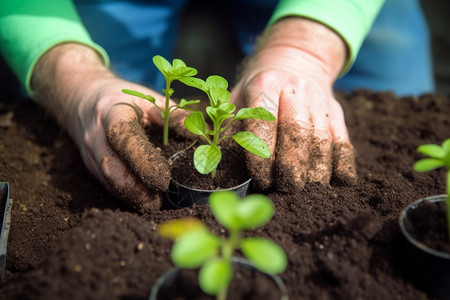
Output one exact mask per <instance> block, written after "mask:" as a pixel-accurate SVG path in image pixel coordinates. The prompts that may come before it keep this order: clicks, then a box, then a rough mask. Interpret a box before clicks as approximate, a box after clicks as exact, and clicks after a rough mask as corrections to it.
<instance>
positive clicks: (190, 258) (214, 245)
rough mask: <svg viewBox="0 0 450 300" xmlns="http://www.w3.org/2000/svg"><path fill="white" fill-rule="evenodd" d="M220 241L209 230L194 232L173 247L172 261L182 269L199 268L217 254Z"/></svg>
mask: <svg viewBox="0 0 450 300" xmlns="http://www.w3.org/2000/svg"><path fill="white" fill-rule="evenodd" d="M219 245H220V240H219V238H217V237H216V236H215V235H213V234H212V233H210V232H209V231H208V230H205V229H199V230H193V231H191V232H189V233H187V234H185V235H183V236H181V237H180V238H179V239H178V240H177V241H176V242H175V244H174V245H173V248H172V253H171V256H172V260H173V262H174V263H175V264H176V265H177V266H179V267H181V268H187V269H192V268H198V267H200V266H201V265H202V264H203V263H204V262H205V261H207V260H208V259H210V258H211V257H213V256H214V255H216V254H217V252H218V249H219Z"/></svg>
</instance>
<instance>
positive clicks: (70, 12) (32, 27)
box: [0, 0, 109, 95]
mask: <svg viewBox="0 0 450 300" xmlns="http://www.w3.org/2000/svg"><path fill="white" fill-rule="evenodd" d="M64 42H77V43H81V44H84V45H87V46H90V47H92V48H94V49H95V50H97V51H98V52H99V53H100V55H101V56H102V57H103V59H104V62H105V64H106V65H108V64H109V58H108V55H107V54H106V51H105V50H104V49H103V48H101V47H100V46H99V45H97V44H96V43H94V42H93V41H92V39H91V37H90V36H89V34H88V32H87V31H86V29H85V27H84V26H83V25H82V22H81V20H80V18H79V16H78V13H77V11H76V8H75V7H74V5H73V3H72V1H71V0H41V1H36V0H0V51H1V52H2V54H3V56H4V58H5V60H6V61H7V62H8V64H9V66H10V67H11V69H12V70H13V72H14V73H15V74H16V76H17V78H18V79H19V81H20V82H21V84H22V85H23V87H25V88H26V90H27V93H28V94H29V95H31V94H32V92H31V89H30V79H31V74H32V72H33V68H34V66H35V64H36V62H37V61H38V60H39V58H40V57H41V56H42V55H43V54H44V53H45V52H46V51H48V50H49V49H50V48H52V47H53V46H55V45H57V44H60V43H64Z"/></svg>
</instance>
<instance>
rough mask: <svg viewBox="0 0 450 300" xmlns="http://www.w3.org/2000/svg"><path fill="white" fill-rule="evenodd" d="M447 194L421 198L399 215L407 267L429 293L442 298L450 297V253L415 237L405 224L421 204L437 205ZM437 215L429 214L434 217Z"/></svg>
mask: <svg viewBox="0 0 450 300" xmlns="http://www.w3.org/2000/svg"><path fill="white" fill-rule="evenodd" d="M446 197H447V196H446V195H438V196H431V197H427V198H423V199H419V200H417V201H415V202H414V203H412V204H411V205H409V206H408V207H406V208H405V209H404V210H403V211H402V213H401V214H400V217H399V225H400V229H401V232H402V234H403V236H404V240H405V252H406V254H407V256H406V259H407V260H406V261H405V267H406V268H408V274H409V275H410V276H411V278H412V279H413V280H414V281H415V282H416V284H417V285H418V286H419V287H421V288H422V289H424V290H425V291H426V292H427V294H428V295H429V296H431V297H433V298H436V299H440V300H444V299H445V300H447V299H450V254H449V253H446V252H441V251H437V250H435V249H432V248H430V247H429V246H427V245H425V244H424V243H423V242H421V241H419V240H416V239H415V238H413V237H412V236H411V234H410V232H408V230H407V226H406V225H405V222H406V220H407V219H408V216H409V215H410V214H411V212H412V211H414V210H416V209H420V207H419V205H420V204H421V203H422V202H424V201H428V202H430V203H433V204H434V205H437V204H438V203H440V202H443V201H445V199H446ZM433 217H435V216H429V218H433Z"/></svg>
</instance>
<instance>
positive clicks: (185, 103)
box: [178, 98, 200, 109]
mask: <svg viewBox="0 0 450 300" xmlns="http://www.w3.org/2000/svg"><path fill="white" fill-rule="evenodd" d="M197 103H200V100H186V99H184V98H183V99H181V100H180V103H179V104H178V107H180V108H186V109H188V108H187V107H186V106H189V105H194V104H197Z"/></svg>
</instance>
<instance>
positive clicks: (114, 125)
mask: <svg viewBox="0 0 450 300" xmlns="http://www.w3.org/2000/svg"><path fill="white" fill-rule="evenodd" d="M68 57H70V60H69V61H67V58H68ZM74 60H75V61H74ZM67 62H70V63H67ZM32 87H33V89H34V90H35V91H36V94H37V96H38V99H39V101H40V102H41V104H42V105H44V107H46V108H47V110H49V111H50V112H51V113H52V114H53V115H54V116H55V117H56V119H57V120H58V122H59V123H60V125H61V126H63V127H64V128H65V129H67V130H68V132H69V134H70V135H71V136H72V138H73V139H74V141H75V142H76V144H77V145H78V147H79V149H80V152H81V156H82V158H83V161H84V163H85V164H86V166H87V168H88V169H89V170H90V172H91V173H92V174H93V175H94V176H95V177H96V178H97V179H98V180H99V181H100V182H101V183H102V184H103V185H104V186H105V188H106V189H107V190H108V191H110V192H111V193H112V194H113V195H115V196H117V197H119V198H120V199H122V200H124V201H125V202H126V203H127V204H129V205H130V206H132V207H134V208H136V209H138V210H140V211H148V210H151V209H157V208H159V205H160V201H161V195H160V193H159V192H160V191H162V190H166V189H167V188H168V185H169V182H170V169H169V165H168V162H167V161H166V159H164V157H163V156H162V155H161V153H160V151H159V150H158V149H156V148H155V147H154V146H153V145H152V144H151V143H150V142H149V141H148V137H147V136H146V133H145V131H144V129H143V128H144V126H155V125H156V126H161V125H162V120H161V117H160V114H159V111H158V110H157V109H156V108H155V107H154V106H153V105H152V104H151V103H150V102H147V101H145V100H142V99H139V98H136V97H133V96H130V95H126V94H124V93H122V92H121V90H122V89H123V88H128V89H135V90H139V91H142V92H144V93H146V94H151V95H152V96H155V98H156V99H157V101H158V102H159V105H160V106H164V105H163V103H164V99H163V96H161V95H159V94H157V93H156V92H154V91H152V90H150V89H147V88H145V87H143V86H139V85H136V84H133V83H130V82H127V81H125V80H122V79H119V78H117V77H116V76H114V75H113V74H112V73H111V72H110V71H109V70H107V69H106V68H105V67H104V66H103V64H102V62H101V61H100V59H99V58H98V57H97V54H96V53H95V52H94V51H93V50H92V49H90V48H87V47H84V46H82V45H78V44H64V45H60V46H57V47H55V48H54V49H52V50H50V51H49V52H48V53H47V54H46V55H44V57H43V58H42V59H41V60H40V61H39V62H38V65H37V66H36V68H35V71H34V73H33V79H32ZM173 116H174V119H178V116H177V114H176V113H175V114H174V115H173Z"/></svg>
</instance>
